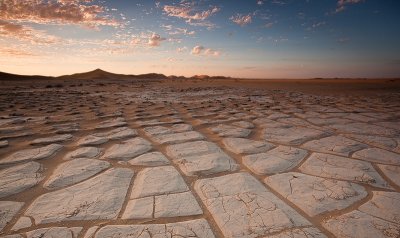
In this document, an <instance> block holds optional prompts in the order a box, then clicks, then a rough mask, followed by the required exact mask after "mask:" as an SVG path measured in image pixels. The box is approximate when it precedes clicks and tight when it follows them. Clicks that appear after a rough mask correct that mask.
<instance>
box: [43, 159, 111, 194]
mask: <svg viewBox="0 0 400 238" xmlns="http://www.w3.org/2000/svg"><path fill="white" fill-rule="evenodd" d="M109 167H110V163H108V162H106V161H99V160H95V159H84V158H82V159H74V160H71V161H68V162H65V163H62V164H60V165H59V166H58V167H57V168H56V169H55V170H54V172H53V174H52V175H51V176H50V178H49V179H48V180H47V181H46V182H45V183H44V185H43V187H45V188H47V189H58V188H62V187H66V186H69V185H72V184H76V183H79V182H81V181H83V180H85V179H87V178H90V177H92V176H93V175H95V174H98V173H100V172H101V171H103V170H105V169H107V168H109Z"/></svg>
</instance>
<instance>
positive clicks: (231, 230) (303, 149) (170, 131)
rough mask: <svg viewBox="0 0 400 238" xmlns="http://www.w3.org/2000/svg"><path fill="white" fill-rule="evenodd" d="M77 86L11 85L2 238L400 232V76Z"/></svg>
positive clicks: (395, 235) (2, 130) (1, 191)
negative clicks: (397, 78) (324, 86)
mask: <svg viewBox="0 0 400 238" xmlns="http://www.w3.org/2000/svg"><path fill="white" fill-rule="evenodd" d="M0 2H1V0H0ZM59 2H61V0H60V1H59ZM74 2H75V1H74ZM86 2H88V1H86ZM264 2H266V1H264ZM269 2H270V3H271V1H269ZM285 2H286V1H285ZM292 2H295V1H292ZM310 2H311V1H310ZM179 4H180V3H176V4H175V5H176V6H180V5H179ZM182 4H183V5H185V3H182ZM182 4H181V5H182ZM188 4H189V3H188ZM0 5H1V3H0ZM162 5H163V4H162ZM189 5H190V4H189ZM203 5H204V4H203ZM206 5H207V3H206ZM197 10H199V9H197ZM56 80H57V79H56ZM67 81H68V82H67ZM67 81H65V82H64V81H63V80H61V81H60V82H59V83H60V85H61V86H63V87H62V88H61V87H58V86H57V87H54V84H53V83H51V85H50V86H52V87H51V88H48V87H47V86H46V84H42V83H38V84H35V85H33V86H32V85H31V84H29V83H28V82H27V83H21V82H19V81H18V82H17V81H15V82H14V81H7V83H6V84H1V83H0V88H1V89H0V198H1V199H0V200H2V201H0V227H1V228H0V229H2V230H1V231H0V237H2V238H27V237H31V238H39V237H62V238H64V237H68V238H95V237H107V238H109V237H121V238H122V237H124V238H125V237H132V238H133V237H136V238H144V237H148V238H150V237H153V238H161V237H169V238H183V237H185V238H186V237H187V238H189V237H191V238H194V237H231V238H232V237H237V238H242V237H244V238H246V237H251V238H267V237H275V238H283V237H285V238H286V237H287V238H310V237H314V238H315V237H317V238H320V237H324V238H325V237H341V238H350V237H363V238H364V237H367V238H369V237H372V238H375V237H391V238H399V237H400V234H399V233H400V231H399V227H400V224H399V216H400V212H399V207H400V204H399V201H400V197H399V194H400V164H399V163H400V162H399V160H400V159H399V155H400V100H398V98H399V92H396V90H392V88H391V87H388V85H389V84H390V86H395V84H396V82H392V81H393V80H386V81H387V82H386V81H385V82H383V81H382V82H381V83H382V85H383V84H385V85H386V86H384V87H385V89H383V88H382V90H372V91H373V93H371V92H372V91H371V90H370V87H369V86H368V90H365V91H363V90H360V91H359V90H354V91H347V90H348V89H349V88H348V87H347V86H349V85H350V84H348V83H343V82H344V81H343V80H339V81H340V82H339V81H338V82H335V83H334V84H330V83H329V82H328V84H329V85H330V86H332V87H333V88H336V89H338V91H337V93H336V91H331V89H330V86H329V89H328V90H319V88H320V87H319V86H318V87H314V86H313V87H312V88H313V89H311V88H309V87H308V86H307V87H303V86H306V85H305V84H304V85H303V83H302V81H298V80H295V81H296V82H295V81H291V80H289V81H290V82H289V81H288V82H287V83H286V82H285V83H284V84H285V85H282V84H280V83H278V84H276V83H272V84H270V83H271V82H272V81H271V82H270V81H268V82H263V83H262V84H263V85H261V84H259V83H258V82H256V81H253V80H251V81H247V80H242V79H238V80H235V79H226V80H225V79H224V80H219V79H214V78H210V79H204V80H203V79H190V80H180V79H179V78H176V79H175V78H170V79H166V80H159V79H156V78H154V80H153V79H151V80H144V79H139V78H138V79H132V80H112V79H96V80H84V81H82V82H78V81H76V82H75V81H74V82H72V81H69V80H67ZM128 81H129V82H128ZM230 81H232V83H233V84H231V83H230ZM233 81H235V82H233ZM311 81H313V82H311ZM311 81H310V82H308V83H311V84H313V85H314V83H317V84H318V85H319V80H317V81H318V82H317V81H315V80H311ZM314 81H315V82H314ZM328 81H329V80H328ZM356 81H357V80H356ZM364 81H365V80H360V83H361V84H362V85H364V84H365V86H367V84H370V83H373V82H372V81H371V82H369V81H368V82H366V81H365V82H364ZM389 81H390V82H389ZM247 82H250V83H249V84H247ZM321 82H322V81H321ZM352 82H353V81H352ZM264 83H265V86H266V87H264ZM299 83H300V84H299ZM308 83H307V85H308ZM381 83H379V84H381ZM57 84H58V83H57ZM228 84H229V85H228ZM311 84H309V85H311ZM323 84H325V82H324V83H323ZM351 84H352V85H353V83H351ZM361 84H360V85H361ZM373 84H374V87H375V83H373ZM175 85H176V86H177V87H175ZM246 85H247V86H246ZM250 85H251V86H250ZM268 85H271V86H272V87H271V88H270V87H269V86H268ZM290 85H293V88H292V89H293V90H287V88H290V87H292V86H290ZM299 85H300V88H298V87H297V86H299ZM315 85H316V84H315ZM337 85H342V86H343V87H342V86H340V87H337ZM354 85H356V84H354ZM360 85H358V84H357V87H359V86H360ZM362 85H361V88H363V87H364V86H362ZM371 85H372V84H371ZM371 85H370V86H371ZM377 85H378V84H377ZM248 86H249V87H248ZM275 86H276V87H277V88H275ZM282 86H284V87H282ZM321 86H322V84H321ZM295 87H296V88H295ZM378 87H380V86H378ZM303 88H304V89H306V88H307V90H303ZM351 88H353V87H351ZM388 88H391V89H390V90H386V89H388ZM336 89H335V90H336ZM374 89H375V88H374ZM339 91H340V92H339ZM333 92H335V93H333ZM348 92H351V93H348ZM352 92H354V93H352ZM96 127H98V128H96ZM66 134H68V135H66ZM69 134H72V135H73V138H71V139H68V138H69V137H71V136H70V135H69ZM38 138H39V139H38ZM64 139H65V140H64ZM55 141H59V142H60V143H65V145H63V147H62V146H61V145H56V144H54V142H55ZM3 142H6V143H4V146H5V145H7V146H6V147H2V146H3V144H2V143H3ZM32 143H39V144H41V145H35V146H33V145H31V144H32ZM47 143H53V144H50V145H49V146H44V145H46V144H47ZM44 158H51V159H44ZM22 203H23V206H22V207H21V204H22ZM2 207H3V208H2ZM11 213H12V214H11ZM7 222H8V223H7ZM6 223H7V225H5V224H6Z"/></svg>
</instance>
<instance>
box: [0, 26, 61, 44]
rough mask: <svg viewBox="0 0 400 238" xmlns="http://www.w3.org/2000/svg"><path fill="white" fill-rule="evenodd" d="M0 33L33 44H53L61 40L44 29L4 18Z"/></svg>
mask: <svg viewBox="0 0 400 238" xmlns="http://www.w3.org/2000/svg"><path fill="white" fill-rule="evenodd" d="M0 35H1V36H2V37H5V38H13V39H16V40H19V41H28V42H30V43H32V44H52V43H56V42H58V41H59V38H57V37H55V36H52V35H48V34H46V33H44V32H43V31H38V30H34V29H32V28H31V27H26V26H23V25H21V24H16V23H11V22H7V21H3V20H0Z"/></svg>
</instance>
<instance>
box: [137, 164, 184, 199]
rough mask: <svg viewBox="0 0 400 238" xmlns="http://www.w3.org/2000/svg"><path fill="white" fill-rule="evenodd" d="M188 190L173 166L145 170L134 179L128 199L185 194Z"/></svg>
mask: <svg viewBox="0 0 400 238" xmlns="http://www.w3.org/2000/svg"><path fill="white" fill-rule="evenodd" d="M188 190H189V188H188V186H187V185H186V183H185V181H184V180H183V178H182V176H181V175H180V174H179V172H178V171H177V170H176V169H175V168H174V167H173V166H162V167H154V168H145V169H143V170H142V171H140V172H139V173H138V175H137V177H136V179H135V183H134V185H133V188H132V193H131V196H130V198H131V199H133V198H141V197H147V196H154V195H161V194H170V193H178V192H186V191H188Z"/></svg>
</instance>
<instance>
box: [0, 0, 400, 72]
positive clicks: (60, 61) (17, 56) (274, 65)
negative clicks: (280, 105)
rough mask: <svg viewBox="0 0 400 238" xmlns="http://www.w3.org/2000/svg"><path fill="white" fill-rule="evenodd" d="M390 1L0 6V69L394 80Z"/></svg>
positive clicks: (172, 0) (9, 2)
mask: <svg viewBox="0 0 400 238" xmlns="http://www.w3.org/2000/svg"><path fill="white" fill-rule="evenodd" d="M399 11H400V1H399V0H200V1H189V0H141V1H139V0H138V1H135V0H113V1H104V0H0V71H2V72H10V73H16V74H30V75H31V74H40V75H52V76H58V75H64V74H72V73H77V72H85V71H90V70H94V69H96V68H101V69H103V70H106V71H110V72H114V73H124V74H142V73H153V72H155V73H163V74H166V75H183V76H192V75H201V74H208V75H224V76H232V77H245V78H315V77H329V78H333V77H362V78H364V77H368V78H376V77H400V27H399V24H400V14H399Z"/></svg>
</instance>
